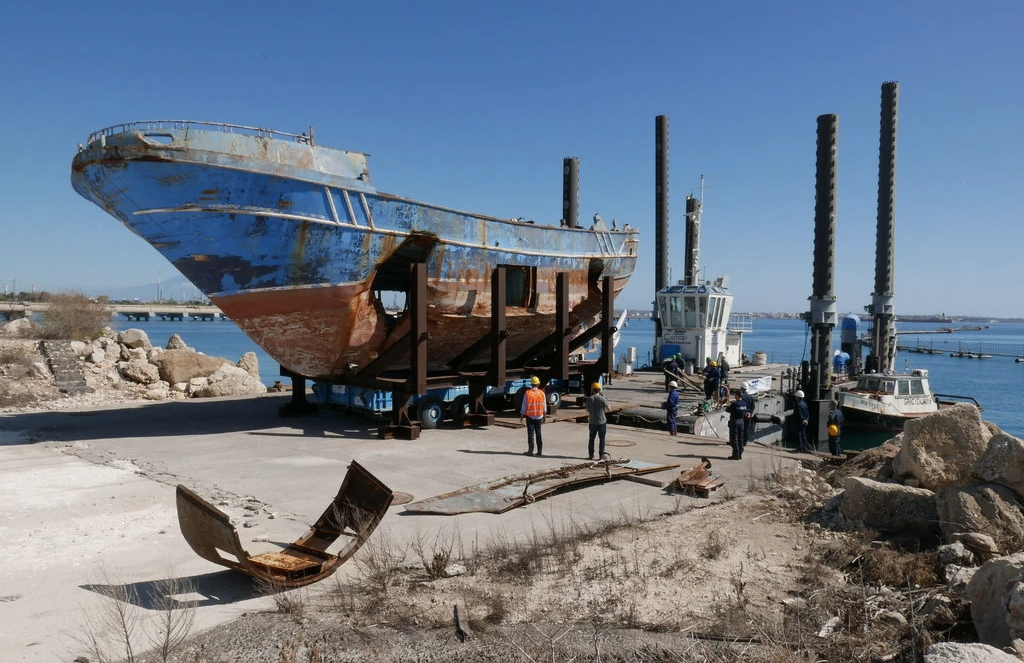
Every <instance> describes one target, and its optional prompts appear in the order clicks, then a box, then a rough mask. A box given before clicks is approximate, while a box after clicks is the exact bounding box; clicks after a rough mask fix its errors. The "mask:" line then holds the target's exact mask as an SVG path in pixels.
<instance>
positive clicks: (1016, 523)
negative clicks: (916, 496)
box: [935, 483, 1024, 553]
mask: <svg viewBox="0 0 1024 663" xmlns="http://www.w3.org/2000/svg"><path fill="white" fill-rule="evenodd" d="M935 503H936V506H937V508H938V512H939V527H940V528H941V529H942V538H943V539H944V540H945V541H947V542H952V541H953V540H954V538H953V537H954V535H955V534H958V533H964V532H975V533H979V534H987V535H989V536H991V537H992V539H993V540H994V541H995V543H996V545H997V546H998V549H999V550H1000V552H1002V553H1014V552H1018V551H1019V550H1020V545H1021V542H1022V541H1024V514H1022V513H1021V510H1020V507H1019V506H1017V499H1016V497H1015V496H1014V494H1013V491H1011V490H1010V489H1009V488H1006V487H1004V486H999V485H997V484H992V483H983V484H975V485H973V486H965V487H962V488H960V487H954V488H945V489H943V490H941V491H939V492H938V494H936V496H935Z"/></svg>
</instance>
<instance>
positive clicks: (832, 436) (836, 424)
mask: <svg viewBox="0 0 1024 663" xmlns="http://www.w3.org/2000/svg"><path fill="white" fill-rule="evenodd" d="M842 431H843V411H842V410H840V409H839V408H838V407H837V406H836V402H835V401H832V402H831V403H829V404H828V452H829V453H830V454H832V455H833V456H842V455H843V445H842V444H840V442H839V435H840V433H842Z"/></svg>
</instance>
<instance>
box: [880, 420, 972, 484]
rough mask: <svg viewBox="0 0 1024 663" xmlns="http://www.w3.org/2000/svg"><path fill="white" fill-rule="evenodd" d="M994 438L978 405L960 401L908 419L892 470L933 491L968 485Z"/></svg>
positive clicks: (903, 477)
mask: <svg viewBox="0 0 1024 663" xmlns="http://www.w3.org/2000/svg"><path fill="white" fill-rule="evenodd" d="M991 437H992V431H991V430H990V429H989V428H988V427H987V426H985V424H984V423H983V422H982V420H981V412H979V411H978V408H976V407H975V406H974V405H971V404H970V403H958V404H957V405H954V406H952V407H948V408H944V409H942V410H939V411H938V412H936V413H935V414H931V415H928V416H927V417H921V418H920V419H915V420H912V421H908V422H907V424H906V426H904V428H903V444H902V446H901V447H900V452H899V453H898V454H896V457H895V458H894V459H893V464H892V467H893V471H894V472H895V473H896V476H898V477H901V478H902V479H904V480H906V479H915V480H916V481H917V482H918V485H919V486H921V487H922V488H928V489H931V490H939V489H941V488H948V487H949V486H964V485H967V484H969V483H971V479H970V477H971V469H972V468H973V467H974V464H975V463H976V462H977V460H978V458H979V457H981V455H982V453H984V451H985V449H986V447H987V446H988V441H989V439H990V438H991Z"/></svg>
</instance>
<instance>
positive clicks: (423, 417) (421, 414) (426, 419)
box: [416, 398, 444, 430]
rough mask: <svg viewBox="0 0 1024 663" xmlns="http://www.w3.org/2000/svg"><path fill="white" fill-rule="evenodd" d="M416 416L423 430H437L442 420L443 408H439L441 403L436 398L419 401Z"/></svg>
mask: <svg viewBox="0 0 1024 663" xmlns="http://www.w3.org/2000/svg"><path fill="white" fill-rule="evenodd" d="M416 416H417V417H418V418H419V420H420V427H421V428H423V429H424V430H432V429H434V428H437V427H438V425H440V423H441V421H442V420H443V419H444V408H443V407H441V401H439V400H437V399H436V398H424V399H423V400H422V401H420V406H419V408H418V409H417V410H416Z"/></svg>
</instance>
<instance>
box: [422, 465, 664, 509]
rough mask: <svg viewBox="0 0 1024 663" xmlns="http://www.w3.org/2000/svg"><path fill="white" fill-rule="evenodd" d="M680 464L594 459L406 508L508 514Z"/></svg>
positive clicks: (462, 489)
mask: <svg viewBox="0 0 1024 663" xmlns="http://www.w3.org/2000/svg"><path fill="white" fill-rule="evenodd" d="M674 467H679V464H678V463H676V464H672V465H657V464H655V463H645V462H643V461H638V460H629V459H622V460H608V461H591V462H589V463H579V464H577V465H567V466H564V467H560V468H557V469H553V470H543V471H540V472H530V473H528V474H518V475H514V476H510V477H505V478H504V479H498V480H497V481H491V482H488V483H482V484H479V485H476V486H468V487H466V488H460V489H459V490H456V491H453V492H451V493H445V494H444V495H438V496H437V497H430V498H427V499H425V500H421V501H419V502H416V503H414V504H410V505H408V506H407V507H405V510H406V511H408V512H410V513H432V514H440V515H448V516H453V515H456V514H460V513H474V512H479V513H504V512H505V511H508V510H509V509H514V508H515V507H517V506H522V505H524V504H528V503H529V502H533V501H534V500H538V499H541V498H544V497H547V496H548V495H550V494H552V493H554V492H556V491H559V490H564V489H566V488H569V487H571V486H579V485H582V484H588V483H600V482H604V481H611V480H613V479H620V478H623V477H627V476H635V475H640V474H650V473H652V472H661V471H662V470H668V469H672V468H674Z"/></svg>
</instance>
